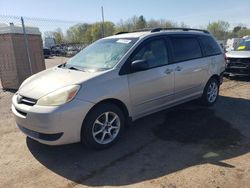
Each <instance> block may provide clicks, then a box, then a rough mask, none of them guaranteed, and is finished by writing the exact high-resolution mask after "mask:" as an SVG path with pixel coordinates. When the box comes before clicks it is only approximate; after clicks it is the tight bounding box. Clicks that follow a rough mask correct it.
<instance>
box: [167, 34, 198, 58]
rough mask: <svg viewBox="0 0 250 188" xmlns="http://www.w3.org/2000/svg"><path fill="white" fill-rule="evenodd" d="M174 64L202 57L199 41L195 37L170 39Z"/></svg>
mask: <svg viewBox="0 0 250 188" xmlns="http://www.w3.org/2000/svg"><path fill="white" fill-rule="evenodd" d="M171 43H172V48H173V59H174V62H180V61H187V60H191V59H196V58H200V57H202V52H201V48H200V45H199V41H198V40H197V38H195V37H171Z"/></svg>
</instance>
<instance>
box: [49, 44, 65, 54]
mask: <svg viewBox="0 0 250 188" xmlns="http://www.w3.org/2000/svg"><path fill="white" fill-rule="evenodd" d="M51 53H52V55H54V56H65V54H66V51H65V49H64V48H63V47H62V46H61V45H56V46H53V47H51Z"/></svg>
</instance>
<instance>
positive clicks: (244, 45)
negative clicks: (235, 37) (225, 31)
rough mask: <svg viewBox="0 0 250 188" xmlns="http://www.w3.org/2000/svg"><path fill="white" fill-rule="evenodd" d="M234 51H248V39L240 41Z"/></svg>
mask: <svg viewBox="0 0 250 188" xmlns="http://www.w3.org/2000/svg"><path fill="white" fill-rule="evenodd" d="M236 51H250V39H248V40H244V41H242V42H240V44H239V45H238V47H237V48H236Z"/></svg>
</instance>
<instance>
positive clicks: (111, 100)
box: [81, 98, 132, 130]
mask: <svg viewBox="0 0 250 188" xmlns="http://www.w3.org/2000/svg"><path fill="white" fill-rule="evenodd" d="M103 103H109V104H115V105H116V106H118V107H119V108H120V109H121V110H122V112H123V114H124V116H125V120H126V123H125V125H126V126H127V125H129V124H130V123H131V122H132V118H131V117H130V115H129V111H128V108H127V106H126V105H125V104H124V103H123V102H122V101H121V100H118V99H114V98H108V99H104V100H102V101H99V102H98V103H96V104H95V105H94V106H93V107H92V108H91V109H90V110H89V111H88V113H87V114H86V116H85V118H84V120H83V123H82V127H83V125H84V122H85V120H86V117H87V116H88V115H89V114H90V113H91V112H92V111H93V110H94V109H95V108H96V107H97V106H99V105H100V104H103ZM81 130H82V128H81Z"/></svg>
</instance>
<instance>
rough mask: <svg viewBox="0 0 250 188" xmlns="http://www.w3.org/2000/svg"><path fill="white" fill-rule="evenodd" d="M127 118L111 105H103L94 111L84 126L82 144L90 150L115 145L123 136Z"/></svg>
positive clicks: (89, 114) (116, 107) (90, 113)
mask: <svg viewBox="0 0 250 188" xmlns="http://www.w3.org/2000/svg"><path fill="white" fill-rule="evenodd" d="M124 126H125V117H124V114H123V112H122V110H121V109H120V108H119V107H118V106H117V105H114V104H111V103H101V104H99V105H97V106H96V107H94V109H92V110H91V111H90V112H89V113H88V115H87V117H86V119H85V121H84V123H83V125H82V132H81V137H82V139H81V140H82V142H83V143H84V144H85V145H86V146H87V147H90V148H94V149H104V148H108V147H110V146H112V145H113V144H115V143H116V142H117V141H118V140H119V138H120V137H121V135H122V132H123V131H124Z"/></svg>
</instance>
